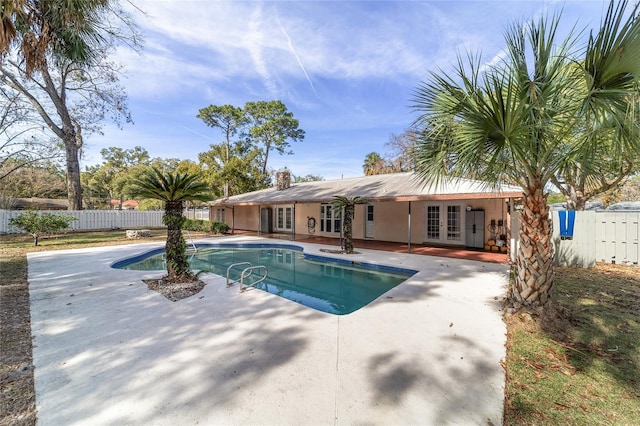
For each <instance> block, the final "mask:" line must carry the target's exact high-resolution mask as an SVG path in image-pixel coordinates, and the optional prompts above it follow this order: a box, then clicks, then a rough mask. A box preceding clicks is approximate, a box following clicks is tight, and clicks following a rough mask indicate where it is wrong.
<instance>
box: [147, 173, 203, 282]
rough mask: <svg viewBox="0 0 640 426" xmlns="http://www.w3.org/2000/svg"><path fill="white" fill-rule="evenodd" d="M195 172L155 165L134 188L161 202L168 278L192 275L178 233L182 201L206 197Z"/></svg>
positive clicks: (184, 278) (179, 231) (182, 220)
mask: <svg viewBox="0 0 640 426" xmlns="http://www.w3.org/2000/svg"><path fill="white" fill-rule="evenodd" d="M197 179H198V175H193V174H188V173H177V172H174V173H166V174H165V173H163V172H161V171H160V170H158V169H157V168H153V169H152V172H150V173H149V174H147V175H146V176H144V177H143V178H142V179H141V181H140V182H139V184H138V186H137V188H136V191H135V192H136V195H137V196H138V197H141V198H152V199H155V200H160V201H163V202H164V215H163V216H162V223H164V224H165V225H166V226H167V243H166V245H165V254H166V260H167V277H166V279H167V280H169V281H185V280H191V279H193V275H192V274H191V273H190V272H189V262H188V260H187V256H186V251H187V245H186V243H185V241H184V237H183V236H182V224H183V223H184V221H185V217H184V216H183V215H182V212H183V210H184V202H185V201H207V200H210V199H211V197H210V196H209V194H208V190H209V188H208V186H207V185H206V184H204V183H202V182H198V181H197Z"/></svg>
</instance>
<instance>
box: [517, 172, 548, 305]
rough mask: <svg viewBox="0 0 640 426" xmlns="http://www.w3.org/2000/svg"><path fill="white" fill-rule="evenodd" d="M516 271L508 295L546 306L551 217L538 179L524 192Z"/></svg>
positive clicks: (520, 301)
mask: <svg viewBox="0 0 640 426" xmlns="http://www.w3.org/2000/svg"><path fill="white" fill-rule="evenodd" d="M523 204H524V209H523V211H522V215H521V219H520V232H519V238H520V245H519V247H518V257H517V260H516V274H515V278H514V282H513V283H512V285H513V287H512V288H511V289H510V295H509V297H510V298H511V299H512V301H514V302H519V303H521V304H523V305H525V306H531V307H536V306H543V305H545V304H546V303H547V300H548V299H549V296H550V294H551V291H552V288H553V254H552V250H551V247H552V243H551V219H550V218H549V206H548V205H547V200H546V196H545V195H544V190H543V187H542V185H541V184H540V183H539V182H536V184H535V185H534V186H533V187H531V188H528V189H527V191H525V192H524V199H523Z"/></svg>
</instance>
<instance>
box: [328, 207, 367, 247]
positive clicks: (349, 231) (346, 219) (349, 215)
mask: <svg viewBox="0 0 640 426" xmlns="http://www.w3.org/2000/svg"><path fill="white" fill-rule="evenodd" d="M368 202H369V200H367V199H366V198H363V197H353V198H347V197H344V196H342V195H334V196H333V200H332V202H331V204H332V206H333V212H334V214H335V215H338V214H342V248H343V250H344V252H345V253H347V254H351V253H353V217H354V215H355V209H356V204H367V203H368Z"/></svg>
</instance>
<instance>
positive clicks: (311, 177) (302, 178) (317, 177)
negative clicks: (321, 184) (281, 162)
mask: <svg viewBox="0 0 640 426" xmlns="http://www.w3.org/2000/svg"><path fill="white" fill-rule="evenodd" d="M321 180H324V178H323V177H322V176H320V175H312V174H308V175H304V176H293V182H294V183H302V182H318V181H321Z"/></svg>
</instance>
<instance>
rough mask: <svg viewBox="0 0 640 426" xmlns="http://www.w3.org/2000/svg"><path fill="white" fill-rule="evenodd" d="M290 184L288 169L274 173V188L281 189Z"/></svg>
mask: <svg viewBox="0 0 640 426" xmlns="http://www.w3.org/2000/svg"><path fill="white" fill-rule="evenodd" d="M290 186H291V173H289V170H283V171H281V172H277V173H276V189H277V190H278V191H282V190H283V189H287V188H289V187H290Z"/></svg>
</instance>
